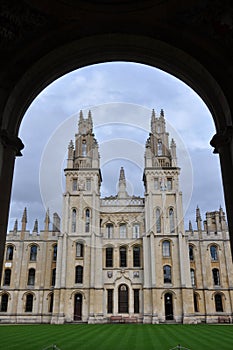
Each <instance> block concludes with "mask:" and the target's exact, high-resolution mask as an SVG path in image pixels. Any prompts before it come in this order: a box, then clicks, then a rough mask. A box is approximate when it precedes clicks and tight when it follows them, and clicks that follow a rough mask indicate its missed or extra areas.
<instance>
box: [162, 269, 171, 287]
mask: <svg viewBox="0 0 233 350" xmlns="http://www.w3.org/2000/svg"><path fill="white" fill-rule="evenodd" d="M163 281H164V283H171V282H172V274H171V266H169V265H165V266H164V267H163Z"/></svg>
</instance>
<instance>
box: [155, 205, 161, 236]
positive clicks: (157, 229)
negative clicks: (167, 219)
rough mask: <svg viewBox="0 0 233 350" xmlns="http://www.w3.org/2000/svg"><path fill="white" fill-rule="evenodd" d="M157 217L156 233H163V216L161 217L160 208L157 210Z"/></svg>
mask: <svg viewBox="0 0 233 350" xmlns="http://www.w3.org/2000/svg"><path fill="white" fill-rule="evenodd" d="M155 216H156V232H157V233H161V215H160V209H159V208H157V209H156V212H155Z"/></svg>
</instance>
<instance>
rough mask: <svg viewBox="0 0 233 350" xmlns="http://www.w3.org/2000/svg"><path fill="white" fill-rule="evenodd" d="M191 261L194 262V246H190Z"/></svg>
mask: <svg viewBox="0 0 233 350" xmlns="http://www.w3.org/2000/svg"><path fill="white" fill-rule="evenodd" d="M189 260H191V261H193V260H194V251H193V246H192V245H189Z"/></svg>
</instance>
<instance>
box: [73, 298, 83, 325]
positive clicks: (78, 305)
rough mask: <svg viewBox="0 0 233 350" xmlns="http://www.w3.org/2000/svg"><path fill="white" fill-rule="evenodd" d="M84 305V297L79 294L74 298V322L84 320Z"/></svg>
mask: <svg viewBox="0 0 233 350" xmlns="http://www.w3.org/2000/svg"><path fill="white" fill-rule="evenodd" d="M82 303H83V296H82V294H80V293H78V294H75V296H74V321H81V320H82Z"/></svg>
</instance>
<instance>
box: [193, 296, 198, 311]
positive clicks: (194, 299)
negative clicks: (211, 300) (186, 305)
mask: <svg viewBox="0 0 233 350" xmlns="http://www.w3.org/2000/svg"><path fill="white" fill-rule="evenodd" d="M193 302H194V311H195V312H199V306H198V295H197V294H196V293H194V294H193Z"/></svg>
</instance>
